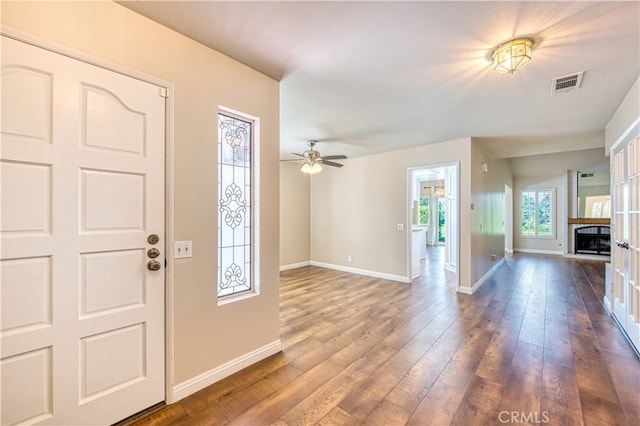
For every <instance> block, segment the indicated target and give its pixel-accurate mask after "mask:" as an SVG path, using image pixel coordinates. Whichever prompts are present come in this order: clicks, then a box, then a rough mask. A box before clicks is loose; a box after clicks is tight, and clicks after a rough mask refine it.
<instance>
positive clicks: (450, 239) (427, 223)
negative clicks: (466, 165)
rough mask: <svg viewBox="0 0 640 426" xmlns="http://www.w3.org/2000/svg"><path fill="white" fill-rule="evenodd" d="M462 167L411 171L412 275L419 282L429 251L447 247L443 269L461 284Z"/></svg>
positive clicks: (431, 167) (442, 166)
mask: <svg viewBox="0 0 640 426" xmlns="http://www.w3.org/2000/svg"><path fill="white" fill-rule="evenodd" d="M458 173H459V165H458V163H446V164H435V165H427V166H421V167H415V168H411V169H409V176H408V179H409V182H408V188H409V197H408V198H409V206H408V211H409V216H410V217H409V221H408V223H409V224H411V227H410V235H411V237H410V238H409V240H410V241H409V244H408V245H409V256H408V260H409V262H408V263H409V265H408V272H409V273H410V276H411V278H413V279H415V278H416V277H418V276H419V275H420V271H421V265H420V263H421V262H425V261H427V260H426V259H428V257H427V256H426V250H427V249H428V248H430V247H431V248H433V247H444V257H443V258H442V259H443V263H442V267H443V268H444V269H447V270H449V271H451V272H454V273H455V274H456V281H457V284H458V285H459V282H458V276H459V274H458V229H459V219H458V218H459V213H458V181H459V179H458Z"/></svg>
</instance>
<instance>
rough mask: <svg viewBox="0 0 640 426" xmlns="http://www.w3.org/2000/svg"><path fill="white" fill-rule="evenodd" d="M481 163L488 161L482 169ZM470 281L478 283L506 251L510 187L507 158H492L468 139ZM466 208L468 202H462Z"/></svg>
mask: <svg viewBox="0 0 640 426" xmlns="http://www.w3.org/2000/svg"><path fill="white" fill-rule="evenodd" d="M482 164H486V165H487V171H486V172H485V171H483V169H482ZM470 176H471V198H472V201H471V202H472V203H473V204H474V205H475V209H473V210H472V211H471V256H470V258H471V260H472V263H471V282H472V284H473V285H475V286H478V285H480V284H482V280H483V278H484V277H485V276H486V275H487V274H488V273H490V272H491V270H492V269H493V268H495V267H497V266H498V265H499V264H500V263H501V262H502V261H503V259H504V253H505V188H504V187H505V185H509V186H510V187H511V188H513V182H512V180H513V179H512V176H511V165H510V164H509V161H508V160H494V159H493V158H491V156H489V154H487V152H486V151H485V150H484V148H483V147H482V146H481V145H480V144H479V143H478V142H476V141H475V140H473V139H472V141H471V170H470ZM461 207H462V208H463V209H464V208H469V206H468V205H462V206H461Z"/></svg>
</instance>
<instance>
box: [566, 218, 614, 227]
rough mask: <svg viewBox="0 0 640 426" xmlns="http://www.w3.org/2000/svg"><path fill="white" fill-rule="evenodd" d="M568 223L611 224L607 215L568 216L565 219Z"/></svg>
mask: <svg viewBox="0 0 640 426" xmlns="http://www.w3.org/2000/svg"><path fill="white" fill-rule="evenodd" d="M567 223H568V224H569V225H611V219H609V218H608V217H604V218H598V217H570V218H569V219H567Z"/></svg>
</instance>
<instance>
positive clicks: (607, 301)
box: [602, 294, 611, 315]
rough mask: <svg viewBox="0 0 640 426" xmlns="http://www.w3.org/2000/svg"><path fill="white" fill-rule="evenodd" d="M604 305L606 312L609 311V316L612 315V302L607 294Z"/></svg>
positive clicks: (603, 301)
mask: <svg viewBox="0 0 640 426" xmlns="http://www.w3.org/2000/svg"><path fill="white" fill-rule="evenodd" d="M602 304H603V305H604V310H605V311H607V313H608V314H609V315H611V301H610V300H609V298H608V297H607V295H606V294H605V296H604V299H603V300H602Z"/></svg>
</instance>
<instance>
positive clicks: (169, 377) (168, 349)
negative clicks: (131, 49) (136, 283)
mask: <svg viewBox="0 0 640 426" xmlns="http://www.w3.org/2000/svg"><path fill="white" fill-rule="evenodd" d="M0 34H2V35H4V36H7V37H9V38H12V39H15V40H18V41H21V42H23V43H26V44H30V45H32V46H35V47H39V48H41V49H46V50H49V51H51V52H54V53H58V54H60V55H64V56H67V57H69V58H72V59H76V60H79V61H82V62H85V63H88V64H91V65H95V66H98V67H100V68H104V69H106V70H109V71H113V72H116V73H118V74H122V75H125V76H128V77H132V78H135V79H137V80H141V81H144V82H147V83H151V84H153V85H156V86H160V87H161V88H163V89H164V90H165V91H166V103H165V105H166V107H165V247H164V253H165V259H166V262H167V263H166V265H167V267H166V270H165V402H167V404H170V403H172V402H174V401H173V394H172V389H173V387H174V368H173V364H172V363H171V360H173V359H174V353H173V341H174V337H173V326H172V324H173V323H174V321H173V315H174V311H173V306H174V304H173V299H174V297H173V289H174V287H173V286H174V276H173V263H174V262H173V256H171V255H170V254H171V253H173V251H172V250H171V249H170V248H171V246H172V244H173V235H174V229H173V217H174V213H173V211H174V196H173V192H174V191H173V173H174V165H173V158H174V155H173V148H174V143H173V127H174V126H173V119H174V97H173V93H174V84H173V83H172V82H170V81H167V80H163V79H161V78H158V77H155V76H152V75H149V74H146V73H143V72H140V71H137V70H133V69H131V68H127V67H124V66H122V65H118V64H114V63H112V62H109V61H106V60H104V59H101V58H98V57H96V56H93V55H89V54H87V53H85V52H81V51H79V50H75V49H73V48H70V47H68V46H64V45H61V44H58V43H55V42H52V41H50V40H47V39H45V38H42V37H38V36H35V35H33V34H30V33H27V32H24V31H21V30H18V29H16V28H13V27H10V26H8V25H2V26H0Z"/></svg>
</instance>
